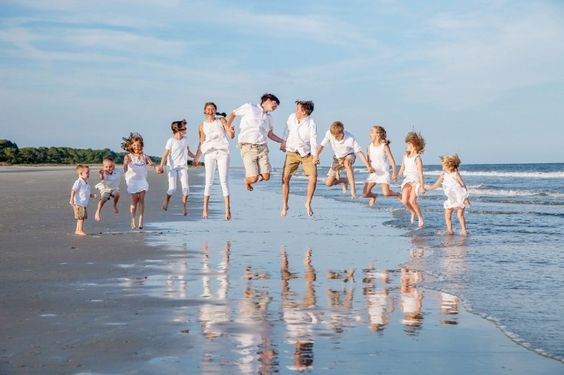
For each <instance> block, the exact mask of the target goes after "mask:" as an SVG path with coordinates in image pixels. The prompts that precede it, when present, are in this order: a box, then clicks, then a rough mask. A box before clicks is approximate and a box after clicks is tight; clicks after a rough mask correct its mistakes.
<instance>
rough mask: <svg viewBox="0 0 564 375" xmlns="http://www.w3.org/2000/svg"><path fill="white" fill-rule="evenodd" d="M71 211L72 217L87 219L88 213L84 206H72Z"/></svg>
mask: <svg viewBox="0 0 564 375" xmlns="http://www.w3.org/2000/svg"><path fill="white" fill-rule="evenodd" d="M72 212H73V213H74V218H75V219H76V220H86V219H88V213H87V212H86V207H81V206H72Z"/></svg>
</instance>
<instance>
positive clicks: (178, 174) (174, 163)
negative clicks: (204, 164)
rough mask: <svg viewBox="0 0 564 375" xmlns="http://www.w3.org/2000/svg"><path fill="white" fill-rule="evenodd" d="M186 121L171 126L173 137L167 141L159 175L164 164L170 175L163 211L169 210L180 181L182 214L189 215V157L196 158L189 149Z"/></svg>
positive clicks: (174, 122)
mask: <svg viewBox="0 0 564 375" xmlns="http://www.w3.org/2000/svg"><path fill="white" fill-rule="evenodd" d="M186 126H187V122H186V120H180V121H173V122H172V124H170V129H171V130H172V137H170V138H169V139H168V140H167V141H166V145H165V149H164V152H163V156H162V158H161V164H160V165H159V167H158V168H157V172H158V173H162V172H163V168H164V167H163V166H164V163H166V166H167V175H168V191H167V192H166V194H165V197H164V200H163V210H165V211H166V210H168V204H169V203H170V198H171V197H172V194H174V192H175V191H176V181H177V180H180V186H181V188H182V214H183V215H184V216H186V215H188V210H187V208H186V204H187V203H188V194H189V193H190V187H189V185H188V156H190V157H191V158H193V157H194V154H193V153H192V151H190V147H188V139H187V138H186V130H187V128H186Z"/></svg>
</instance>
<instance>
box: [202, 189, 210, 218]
mask: <svg viewBox="0 0 564 375" xmlns="http://www.w3.org/2000/svg"><path fill="white" fill-rule="evenodd" d="M209 204H210V196H209V195H204V209H203V210H202V218H204V219H207V218H208V207H209Z"/></svg>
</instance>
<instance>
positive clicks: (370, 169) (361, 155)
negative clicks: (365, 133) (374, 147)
mask: <svg viewBox="0 0 564 375" xmlns="http://www.w3.org/2000/svg"><path fill="white" fill-rule="evenodd" d="M358 154H359V155H360V158H361V159H362V161H363V162H364V164H365V165H366V169H368V173H374V168H372V166H371V165H370V163H369V162H368V159H367V158H366V155H364V152H362V150H360V151H359V152H358Z"/></svg>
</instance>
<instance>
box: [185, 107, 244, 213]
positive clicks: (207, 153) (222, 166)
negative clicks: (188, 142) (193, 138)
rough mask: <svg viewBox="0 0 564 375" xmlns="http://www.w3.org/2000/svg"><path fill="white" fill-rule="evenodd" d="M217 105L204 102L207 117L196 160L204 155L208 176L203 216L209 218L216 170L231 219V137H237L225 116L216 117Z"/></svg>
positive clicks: (203, 124) (201, 133)
mask: <svg viewBox="0 0 564 375" xmlns="http://www.w3.org/2000/svg"><path fill="white" fill-rule="evenodd" d="M216 111H217V106H216V105H215V104H214V103H212V102H208V103H206V104H204V115H205V116H206V119H205V120H204V121H203V122H202V123H201V124H200V143H199V144H198V150H197V151H196V156H195V158H194V162H195V163H197V162H198V159H199V158H200V155H202V154H203V155H204V164H205V168H206V178H205V187H204V208H203V211H202V217H203V218H204V219H207V218H208V207H209V202H210V194H211V188H212V185H213V179H214V175H215V171H216V169H217V171H218V174H219V183H220V185H221V190H222V192H223V200H224V202H225V220H231V202H230V199H229V180H228V177H229V176H228V174H229V161H230V156H229V139H233V137H235V128H234V127H233V125H228V124H227V121H226V120H225V117H221V118H219V119H218V118H216Z"/></svg>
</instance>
